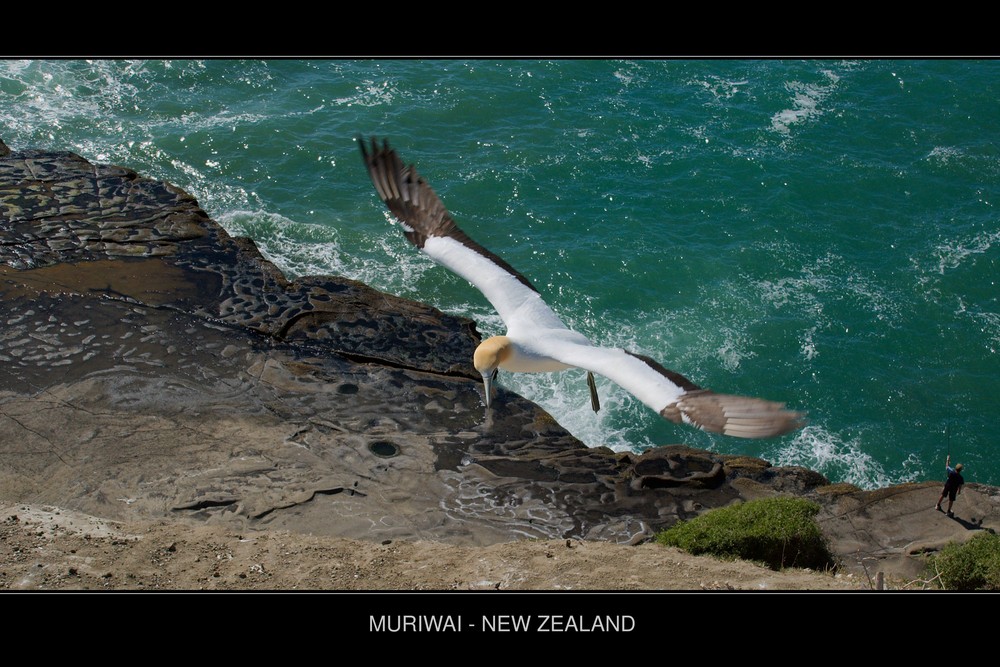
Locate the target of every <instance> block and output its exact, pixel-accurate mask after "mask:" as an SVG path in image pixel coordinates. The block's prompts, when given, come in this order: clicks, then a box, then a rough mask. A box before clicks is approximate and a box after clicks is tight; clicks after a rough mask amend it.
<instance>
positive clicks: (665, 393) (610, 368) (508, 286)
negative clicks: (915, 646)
mask: <svg viewBox="0 0 1000 667" xmlns="http://www.w3.org/2000/svg"><path fill="white" fill-rule="evenodd" d="M358 142H359V144H360V146H361V154H362V156H363V157H364V160H365V164H366V165H367V166H368V174H369V175H370V176H371V179H372V183H373V184H374V185H375V190H376V191H377V192H378V194H379V196H380V197H381V198H382V200H383V201H384V202H385V204H386V206H388V207H389V210H390V211H391V212H392V214H393V215H394V216H395V217H396V219H397V220H399V222H400V224H401V225H402V227H403V231H404V233H405V234H406V238H407V239H409V241H410V242H411V243H413V245H415V246H417V247H418V248H420V249H421V250H422V251H423V252H424V253H426V254H427V255H429V256H430V257H431V258H432V259H433V260H435V261H436V262H438V263H439V264H442V265H444V266H446V267H447V268H449V269H451V270H452V271H454V272H455V273H457V274H458V275H460V276H462V277H463V278H465V279H466V280H468V281H469V282H470V283H472V284H473V285H475V286H476V287H477V288H478V289H479V291H481V292H482V293H483V295H484V296H485V297H486V298H487V299H488V300H489V301H490V303H491V304H493V307H494V308H496V310H497V312H498V313H499V314H500V317H501V318H503V321H504V323H505V324H506V325H507V327H508V330H510V331H514V330H519V331H521V332H524V333H538V334H542V335H534V336H529V338H530V340H528V341H523V340H522V341H521V342H522V345H526V346H527V347H526V348H525V350H524V351H525V352H527V353H529V354H531V355H535V356H536V357H538V358H548V359H552V360H556V361H558V362H559V363H561V364H564V365H567V366H576V367H578V368H583V369H586V370H589V371H593V372H595V373H599V374H600V375H604V376H605V377H607V378H609V379H610V380H612V381H613V382H615V383H616V384H618V385H620V386H621V387H622V388H624V389H625V390H627V391H629V392H630V393H632V394H633V395H635V396H636V398H638V399H639V400H641V401H642V402H643V403H645V404H646V405H647V406H649V407H650V408H652V409H653V410H655V411H656V412H658V413H659V414H660V415H662V416H663V417H665V418H667V419H670V420H671V421H674V422H676V423H687V424H692V425H694V426H697V427H698V428H701V429H704V430H706V431H712V432H715V433H724V434H726V435H732V436H737V437H742V438H767V437H772V436H777V435H781V434H784V433H788V432H789V431H793V430H795V429H797V428H800V427H801V426H802V425H803V423H804V419H803V417H804V415H803V414H802V413H800V412H794V411H791V410H787V409H785V406H784V404H782V403H775V402H773V401H765V400H763V399H759V398H750V397H746V396H732V395H728V394H717V393H715V392H713V391H709V390H707V389H702V388H701V387H699V386H698V385H696V384H694V383H693V382H691V381H690V380H688V379H687V378H685V377H684V376H683V375H681V374H679V373H675V372H674V371H671V370H668V369H666V368H664V367H663V366H661V365H660V364H658V363H656V362H655V361H653V360H652V359H650V358H649V357H645V356H642V355H638V354H632V353H631V352H627V351H625V350H618V349H612V348H603V347H595V346H592V345H590V344H589V341H587V340H586V339H585V338H584V337H583V336H582V335H580V334H578V333H576V332H572V331H570V330H569V329H568V328H567V327H566V325H565V324H563V322H562V321H561V320H560V319H559V317H558V316H556V314H555V313H554V312H552V310H551V309H550V308H549V307H548V306H547V305H546V304H545V302H544V301H543V300H542V298H541V296H540V295H539V294H538V291H537V290H536V289H535V288H534V287H533V286H532V285H531V283H530V282H528V280H527V279H526V278H525V277H524V276H522V275H521V274H520V273H518V272H517V271H516V270H515V269H514V268H513V267H511V266H510V265H509V264H507V262H505V261H503V260H502V259H501V258H500V257H498V256H496V255H494V254H493V253H491V252H490V251H489V250H487V249H486V248H484V247H482V246H481V245H479V244H478V243H476V242H475V241H473V240H472V239H471V238H469V237H468V235H466V234H465V233H464V232H463V231H462V230H461V229H459V227H458V225H456V224H455V221H454V220H452V218H451V216H450V215H449V214H448V211H447V209H445V207H444V204H442V203H441V200H440V199H439V198H438V196H437V195H436V194H435V193H434V190H433V189H431V187H430V186H429V185H428V184H427V182H426V181H424V180H423V179H422V178H421V177H420V176H419V175H418V174H417V171H416V169H414V168H413V165H410V166H404V165H403V162H402V160H401V159H400V158H399V156H398V155H397V154H396V152H395V151H394V150H393V149H392V148H390V147H389V144H388V142H387V141H386V142H383V143H382V145H381V146H379V145H378V142H377V141H376V140H375V139H374V138H372V140H371V146H370V150H369V149H366V147H365V143H364V140H363V139H361V138H359V139H358ZM543 332H544V333H543Z"/></svg>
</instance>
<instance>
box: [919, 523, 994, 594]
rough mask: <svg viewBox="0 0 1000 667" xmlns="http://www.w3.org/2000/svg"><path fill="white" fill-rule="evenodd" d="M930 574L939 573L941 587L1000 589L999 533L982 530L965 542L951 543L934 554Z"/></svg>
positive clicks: (929, 568) (929, 565) (970, 589)
mask: <svg viewBox="0 0 1000 667" xmlns="http://www.w3.org/2000/svg"><path fill="white" fill-rule="evenodd" d="M927 570H928V572H927V577H928V578H933V577H935V576H936V575H937V574H938V573H940V575H941V578H940V582H941V586H942V587H943V588H946V589H948V590H957V591H972V590H986V591H1000V536H997V535H994V534H993V533H988V532H985V531H983V532H981V533H979V534H978V535H976V536H975V537H973V538H972V539H970V540H968V541H967V542H965V543H963V544H959V543H957V542H952V543H951V544H948V545H947V546H946V547H945V548H944V549H942V550H941V552H940V553H939V554H937V555H935V556H932V557H931V559H930V562H929V564H928V567H927Z"/></svg>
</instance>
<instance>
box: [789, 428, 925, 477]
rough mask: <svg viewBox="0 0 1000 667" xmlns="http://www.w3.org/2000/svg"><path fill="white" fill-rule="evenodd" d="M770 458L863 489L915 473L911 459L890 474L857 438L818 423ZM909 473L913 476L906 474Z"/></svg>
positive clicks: (914, 475)
mask: <svg viewBox="0 0 1000 667" xmlns="http://www.w3.org/2000/svg"><path fill="white" fill-rule="evenodd" d="M771 457H772V463H774V464H775V465H781V466H803V467H805V468H809V469H811V470H815V471H817V472H819V473H821V474H823V475H825V476H826V477H828V478H830V479H835V480H839V481H842V482H848V483H850V484H854V485H855V486H858V487H861V488H862V489H877V488H881V487H885V486H889V485H891V484H898V483H902V482H906V481H912V480H913V479H916V475H917V474H918V473H917V471H915V469H914V466H913V462H912V461H911V462H910V463H909V464H907V463H905V462H903V463H901V465H902V466H903V468H904V472H900V473H895V472H894V473H893V474H889V473H888V472H887V471H886V470H885V468H884V467H883V466H882V465H881V464H880V463H879V462H878V461H876V460H875V459H874V458H872V457H871V456H870V455H868V454H866V453H865V451H864V446H863V444H862V442H861V439H860V438H858V437H844V436H840V435H838V434H836V433H833V432H831V431H828V430H827V429H826V428H824V427H823V426H821V425H818V424H810V425H808V426H806V427H805V428H804V429H802V430H801V431H799V432H798V434H797V435H796V436H795V438H794V439H793V440H792V441H791V442H790V443H788V444H787V445H784V446H783V447H782V448H781V449H780V450H779V451H778V452H777V453H776V454H772V455H771ZM910 457H911V458H912V455H910ZM905 471H909V472H905ZM908 474H910V475H913V477H912V478H909V477H907V475H908Z"/></svg>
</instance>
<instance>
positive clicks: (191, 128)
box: [0, 60, 1000, 488]
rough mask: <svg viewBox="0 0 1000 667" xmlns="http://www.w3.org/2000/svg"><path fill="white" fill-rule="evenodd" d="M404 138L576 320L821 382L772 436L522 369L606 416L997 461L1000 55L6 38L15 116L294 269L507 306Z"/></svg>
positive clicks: (732, 373)
mask: <svg viewBox="0 0 1000 667" xmlns="http://www.w3.org/2000/svg"><path fill="white" fill-rule="evenodd" d="M359 133H361V134H366V135H367V134H377V135H379V136H386V137H388V138H389V139H390V140H391V141H392V143H393V145H395V146H396V147H397V148H398V149H399V151H400V153H401V155H402V157H403V159H404V160H406V161H407V162H414V163H415V164H416V165H417V167H418V170H419V171H420V172H421V174H422V175H423V176H424V177H425V178H427V179H428V180H429V181H430V183H431V184H432V185H433V186H434V187H435V189H436V190H437V191H438V193H439V194H440V195H441V196H442V198H443V200H444V202H445V204H446V205H447V206H448V208H449V209H450V210H451V211H452V213H453V215H454V216H455V218H456V220H457V221H458V222H459V224H460V225H462V227H463V228H464V229H465V230H466V231H467V232H468V233H469V234H470V235H471V236H472V237H473V238H475V239H476V240H478V241H479V242H480V243H482V244H483V245H485V246H486V247H488V248H490V249H491V250H493V251H494V252H496V253H497V254H499V255H501V256H503V257H504V258H505V259H506V260H507V261H508V262H510V263H511V264H512V265H513V266H515V267H517V268H518V269H519V270H520V271H521V272H522V273H524V274H525V275H526V276H527V277H528V278H529V279H530V280H531V281H532V282H533V283H534V284H535V285H536V286H537V287H538V288H539V289H541V290H542V292H543V295H544V296H545V297H546V299H547V300H548V301H549V303H550V305H552V306H553V308H554V309H555V310H556V311H557V312H558V313H559V314H560V315H561V316H562V317H563V318H564V320H565V321H566V322H567V324H569V325H570V326H571V327H573V328H576V329H578V330H580V331H582V332H583V333H585V334H586V335H588V336H589V337H590V338H591V339H592V340H594V341H595V342H598V343H601V344H606V345H616V346H621V347H626V348H628V349H631V350H635V351H639V352H643V353H645V354H648V355H650V356H652V357H654V358H656V359H658V360H660V361H661V362H662V363H663V364H664V365H666V366H667V367H669V368H672V369H674V370H677V371H679V372H681V373H684V374H685V375H687V376H688V377H690V378H691V379H692V380H694V381H695V382H698V383H699V384H702V385H703V386H707V387H710V388H713V389H715V390H717V391H724V392H732V393H745V394H750V395H759V396H762V397H765V398H770V399H773V400H780V401H785V402H787V403H789V404H790V405H791V406H793V407H796V408H800V409H804V410H807V411H808V412H809V416H810V423H809V426H807V427H806V428H805V429H804V430H802V431H800V432H798V433H795V434H791V435H788V436H784V437H782V438H779V439H776V440H769V441H760V442H758V441H744V440H739V439H732V438H725V437H722V436H714V435H710V434H705V433H702V432H699V431H695V430H693V429H690V428H686V427H681V426H676V425H674V424H671V423H669V422H666V421H664V420H662V419H660V418H659V417H657V416H656V415H655V414H653V413H652V411H650V410H648V409H647V408H645V407H644V406H643V405H641V404H640V403H638V402H637V401H635V400H633V399H632V398H631V397H630V396H629V395H628V394H626V393H625V392H624V391H622V390H619V389H617V388H616V387H615V386H614V385H611V384H610V383H608V382H606V381H605V382H600V381H599V384H598V386H599V388H600V392H601V394H602V398H603V403H604V409H603V410H602V411H601V412H600V413H599V414H598V415H594V414H593V413H592V412H591V410H590V407H589V400H588V398H587V388H586V383H585V382H584V378H583V375H582V373H580V372H565V373H561V374H556V375H537V376H535V375H520V376H511V375H509V374H508V375H502V376H501V382H502V384H504V385H505V386H507V387H509V388H511V389H513V390H515V391H517V392H519V393H521V394H523V395H524V396H526V397H528V398H530V399H532V400H534V401H536V402H538V403H540V404H541V405H542V406H543V407H545V408H546V409H547V410H548V411H549V412H550V413H551V414H552V415H553V416H554V417H555V418H556V419H557V420H558V421H559V422H560V423H561V424H563V425H564V426H565V427H567V428H568V429H569V430H570V431H572V432H573V433H574V434H575V435H576V436H577V437H579V438H580V439H582V440H583V441H584V442H586V443H588V444H590V445H601V444H606V445H609V446H612V447H614V448H616V449H635V450H641V449H644V448H647V447H651V446H655V445H657V444H669V443H676V442H686V443H689V444H692V445H695V446H699V447H704V448H708V449H713V450H716V451H720V452H726V453H746V454H751V455H756V456H761V457H764V458H767V459H769V460H771V461H774V462H776V463H779V464H798V465H804V466H808V467H810V468H813V469H816V470H819V471H820V472H822V473H824V474H825V475H827V476H828V477H830V478H831V479H833V480H835V481H848V482H853V483H855V484H858V485H860V486H863V487H866V488H872V487H876V486H882V485H885V484H890V483H897V482H905V481H922V480H927V479H940V478H941V477H942V467H943V464H944V457H945V455H946V453H947V452H948V451H949V450H950V451H951V452H952V455H953V459H954V460H959V461H962V462H964V463H965V464H966V465H967V466H968V468H967V474H966V479H967V480H970V481H977V482H983V483H988V484H1000V456H998V455H1000V444H998V436H997V429H996V423H997V419H998V414H1000V354H998V349H1000V303H998V301H997V295H998V288H997V280H998V278H1000V271H998V268H1000V267H998V263H1000V219H998V217H1000V216H998V209H997V205H998V204H1000V61H975V60H973V61H968V60H931V61H920V60H874V61H836V60H806V61H799V60H796V61H785V60H750V61H744V60H735V61H728V60H704V61H699V60H667V61H658V60H640V61H610V60H596V61H594V60H547V61H538V60H525V61H521V60H502V61H478V60H474V61H458V60H446V61H440V60H438V61H417V60H377V61H371V60H366V61H342V60H311V61H309V60H307V61H302V60H269V61H235V60H206V61H195V60H180V61H123V60H115V61H101V60H95V61H85V60H56V61H16V60H3V61H0V138H2V139H3V140H4V141H5V142H6V143H7V144H8V145H9V146H10V147H11V148H12V149H14V150H18V149H22V148H49V149H54V150H72V151H74V152H77V153H79V154H80V155H82V156H84V157H86V158H87V159H89V160H92V161H99V162H111V163H116V164H121V165H125V166H128V167H131V168H133V169H135V170H137V171H139V172H141V173H143V174H145V175H148V176H152V177H156V178H161V179H166V180H169V181H171V182H173V183H175V184H176V185H179V186H180V187H182V188H184V189H185V190H187V191H189V192H191V193H192V194H194V195H195V196H196V197H197V198H198V200H199V202H200V203H201V205H202V207H203V208H204V209H205V210H206V211H208V213H209V214H210V215H212V217H214V218H215V219H216V220H218V221H219V222H221V223H222V224H223V225H224V226H225V227H226V228H227V229H228V230H229V231H230V232H232V233H235V234H241V235H246V236H250V237H252V238H253V239H254V240H255V241H256V242H257V243H258V244H259V245H260V247H261V248H262V250H263V251H264V252H265V254H266V255H267V256H268V257H270V258H271V259H272V260H273V261H274V262H275V263H277V264H278V266H280V267H281V268H282V269H283V270H284V271H285V272H286V273H287V274H288V275H290V276H299V275H305V274H337V275H343V276H347V277H351V278H355V279H358V280H362V281H364V282H366V283H368V284H370V285H372V286H374V287H376V288H379V289H382V290H385V291H388V292H391V293H393V294H398V295H401V296H405V297H410V298H414V299H418V300H421V301H425V302H428V303H431V304H433V305H435V306H437V307H439V308H441V309H442V310H445V311H447V312H451V313H457V314H463V315H467V316H469V317H472V318H474V319H476V320H477V321H478V322H479V328H480V331H482V332H483V333H485V334H494V333H499V332H501V330H502V324H501V322H500V320H499V318H498V317H497V316H496V314H495V313H494V312H493V311H492V309H491V308H490V306H489V304H488V303H487V302H486V301H485V300H484V299H483V298H482V297H481V296H480V295H479V293H478V292H477V291H476V290H475V289H474V288H472V287H471V286H470V285H468V284H467V283H465V282H464V281H462V280H461V279H459V278H457V277H455V276H454V275H452V274H450V273H449V272H448V271H446V270H445V269H443V268H441V267H438V266H436V265H434V264H433V263H432V262H431V261H430V260H428V259H426V258H425V257H423V256H422V255H420V254H419V253H418V252H416V251H415V250H414V249H413V248H412V247H410V246H409V245H408V244H407V243H406V241H405V239H404V238H403V236H402V234H401V233H400V232H399V230H398V228H396V227H394V226H393V225H391V224H390V223H389V221H388V217H387V214H386V213H385V212H384V210H383V206H382V204H381V202H380V201H379V200H378V199H377V197H376V195H375V193H374V190H373V189H372V187H371V184H370V182H369V180H368V177H367V174H366V173H365V171H364V169H363V168H362V163H361V160H360V158H359V155H358V148H357V144H356V142H355V140H354V138H355V136H356V135H358V134H359Z"/></svg>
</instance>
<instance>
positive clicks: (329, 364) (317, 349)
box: [0, 142, 1000, 567]
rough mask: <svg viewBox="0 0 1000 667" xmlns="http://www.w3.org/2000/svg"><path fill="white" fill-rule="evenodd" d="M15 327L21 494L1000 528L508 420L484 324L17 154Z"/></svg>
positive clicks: (245, 506)
mask: <svg viewBox="0 0 1000 667" xmlns="http://www.w3.org/2000/svg"><path fill="white" fill-rule="evenodd" d="M0 327H2V328H0V500H7V501H11V502H19V501H23V500H31V501H32V502H43V503H49V504H54V505H59V506H64V507H68V508H72V509H75V510H80V511H84V512H87V513H89V514H92V515H95V516H99V517H107V518H112V519H119V520H120V519H126V518H128V517H129V516H144V517H170V518H172V519H174V520H178V521H204V522H226V523H234V524H238V525H241V526H246V527H250V528H267V527H271V528H280V529H287V530H294V531H302V532H312V533H316V534H333V535H343V536H350V537H365V538H368V539H373V540H392V539H414V538H422V539H436V540H447V541H453V542H456V543H463V544H486V543H492V542H497V541H504V540H510V539H516V538H520V537H538V538H550V537H562V538H592V539H595V538H599V539H607V540H613V541H617V542H622V543H635V542H637V541H640V540H642V539H644V538H646V537H649V536H650V535H652V533H653V532H654V531H655V530H657V529H660V528H664V527H667V526H669V525H671V524H673V523H675V522H676V521H678V520H681V519H687V518H691V517H693V516H696V515H697V514H699V513H701V512H704V511H706V510H707V509H711V508H713V507H720V506H724V505H728V504H730V503H734V502H741V501H744V500H748V499H752V498H756V497H761V496H767V495H774V494H776V493H784V494H791V495H804V496H807V497H811V498H814V499H816V500H817V501H818V502H820V503H821V504H822V505H823V507H824V514H823V515H822V516H823V522H824V523H823V525H824V530H825V531H826V532H827V534H828V535H830V536H831V539H833V540H834V542H835V549H834V550H835V551H837V553H838V554H841V555H842V556H845V557H848V558H853V559H854V560H853V561H852V562H854V563H855V564H860V565H858V566H860V567H869V566H871V564H872V563H875V562H879V563H881V562H883V561H885V559H886V558H889V557H892V556H893V555H899V556H900V557H901V558H912V554H911V552H912V553H916V552H915V551H914V550H915V549H916V550H917V551H919V549H920V548H923V547H921V546H920V545H924V544H926V545H931V546H933V545H934V544H937V543H939V542H941V540H944V539H946V538H947V537H950V536H952V534H953V533H954V532H955V531H962V532H972V531H974V530H979V529H986V528H989V527H991V526H993V527H1000V519H998V516H1000V510H998V509H997V502H998V501H997V494H995V493H993V495H991V493H992V492H988V489H989V487H984V489H987V490H983V489H979V488H974V487H975V485H971V484H970V485H969V487H970V491H969V492H967V493H965V494H963V495H962V497H961V498H960V501H959V505H958V508H959V510H961V509H962V508H963V507H968V509H969V510H970V511H974V512H975V513H976V514H977V519H978V523H977V522H973V521H972V520H970V521H969V522H968V526H965V525H962V524H959V523H957V522H956V521H954V520H951V519H946V518H944V515H941V514H940V513H937V512H933V513H932V511H931V510H930V508H931V507H932V505H933V502H934V501H935V500H936V496H937V492H938V490H939V488H938V485H936V484H935V485H926V486H923V487H921V486H919V485H917V486H916V487H914V488H912V489H911V488H910V487H907V486H906V485H904V486H903V487H893V490H892V491H887V492H886V493H885V494H883V495H879V494H878V493H877V492H864V491H860V490H858V489H856V488H853V487H850V486H849V485H831V484H829V481H828V480H826V479H825V478H824V477H823V476H822V475H819V474H818V473H815V472H813V471H809V470H806V469H804V468H787V467H785V468H783V467H776V466H772V465H771V464H770V463H768V462H767V461H764V460H762V459H757V458H754V457H751V456H728V455H718V454H715V453H712V452H707V451H702V450H697V449H692V448H689V447H685V446H681V445H674V446H668V447H660V448H655V449H652V450H649V451H647V452H645V453H643V454H642V455H635V454H616V453H614V452H612V451H611V450H609V449H606V448H593V449H591V448H587V447H585V446H584V445H583V444H582V443H580V442H579V441H577V440H576V439H575V438H573V437H572V436H571V435H570V434H569V433H567V432H566V431H565V430H564V429H563V428H562V427H560V426H559V425H558V424H557V423H556V422H555V420H553V419H552V417H551V416H549V415H548V414H547V413H545V412H544V411H543V410H542V409H540V408H539V407H538V406H536V405H534V404H532V403H530V402H529V401H527V400H525V399H523V398H522V397H520V396H517V395H515V394H512V393H510V392H507V391H503V390H502V389H501V390H500V391H499V392H498V395H497V398H496V401H495V403H494V406H493V408H492V409H491V410H490V411H488V412H487V411H486V410H485V409H484V407H483V403H482V399H481V391H482V388H481V382H480V381H479V378H478V374H477V373H476V372H475V370H474V369H473V368H472V365H471V359H472V351H473V350H474V348H475V346H476V344H477V343H478V341H479V335H478V332H477V331H476V328H475V324H474V323H473V322H472V321H470V320H468V319H465V318H460V317H453V316H450V315H446V314H444V313H441V312H440V311H438V310H436V309H434V308H431V307H429V306H426V305H423V304H419V303H415V302H412V301H408V300H405V299H401V298H398V297H394V296H391V295H387V294H384V293H381V292H378V291H376V290H373V289H371V288H370V287H368V286H366V285H363V284H361V283H358V282H355V281H352V280H347V279H344V278H338V277H331V276H314V277H308V278H301V279H298V280H295V281H289V280H287V279H286V278H285V277H284V276H283V275H282V274H281V272H280V271H278V269H277V268H276V267H275V266H274V265H273V264H271V263H270V262H269V261H267V260H266V259H265V258H264V257H263V256H262V255H261V254H260V252H259V251H258V249H257V247H256V246H255V245H254V243H253V242H252V241H251V240H249V239H242V238H232V237H230V236H229V235H228V234H227V233H226V232H225V230H223V229H222V228H221V227H220V226H219V225H217V224H216V223H215V222H213V221H212V220H211V219H210V218H209V216H208V215H207V214H206V213H205V212H204V211H203V210H201V209H200V208H199V206H198V204H197V202H196V201H195V200H194V199H193V198H192V197H191V196H189V195H188V194H186V193H184V192H183V191H181V190H179V189H178V188H175V187H173V186H171V185H170V184H167V183H163V182H159V181H153V180H150V179H146V178H143V177H141V176H139V175H138V174H136V173H135V172H133V171H131V170H129V169H124V168H121V167H115V166H107V165H94V164H91V163H90V162H87V161H86V160H84V159H83V158H81V157H79V156H77V155H74V154H72V153H47V152H41V151H19V152H11V151H9V150H7V149H6V146H5V145H3V144H2V142H0ZM897 491H898V492H897ZM907 498H913V499H914V500H912V505H911V503H910V502H909V501H908V502H903V500H904V499H907ZM900 508H905V509H902V510H901V509H900ZM925 509H926V510H927V511H924V510H925ZM921 512H922V514H921ZM918 516H919V517H920V521H921V522H922V523H918V524H913V521H915V519H914V517H918ZM907 517H908V518H907ZM908 521H909V522H910V523H907V522H908ZM911 525H919V526H920V530H923V531H926V534H927V535H930V536H931V537H927V539H923V538H921V539H923V541H921V539H918V538H917V537H915V536H914V535H913V531H912V530H910V529H908V527H907V526H911ZM949 531H951V532H949ZM914 545H916V546H914ZM931 546H929V547H928V548H931ZM865 559H868V560H865Z"/></svg>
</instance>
